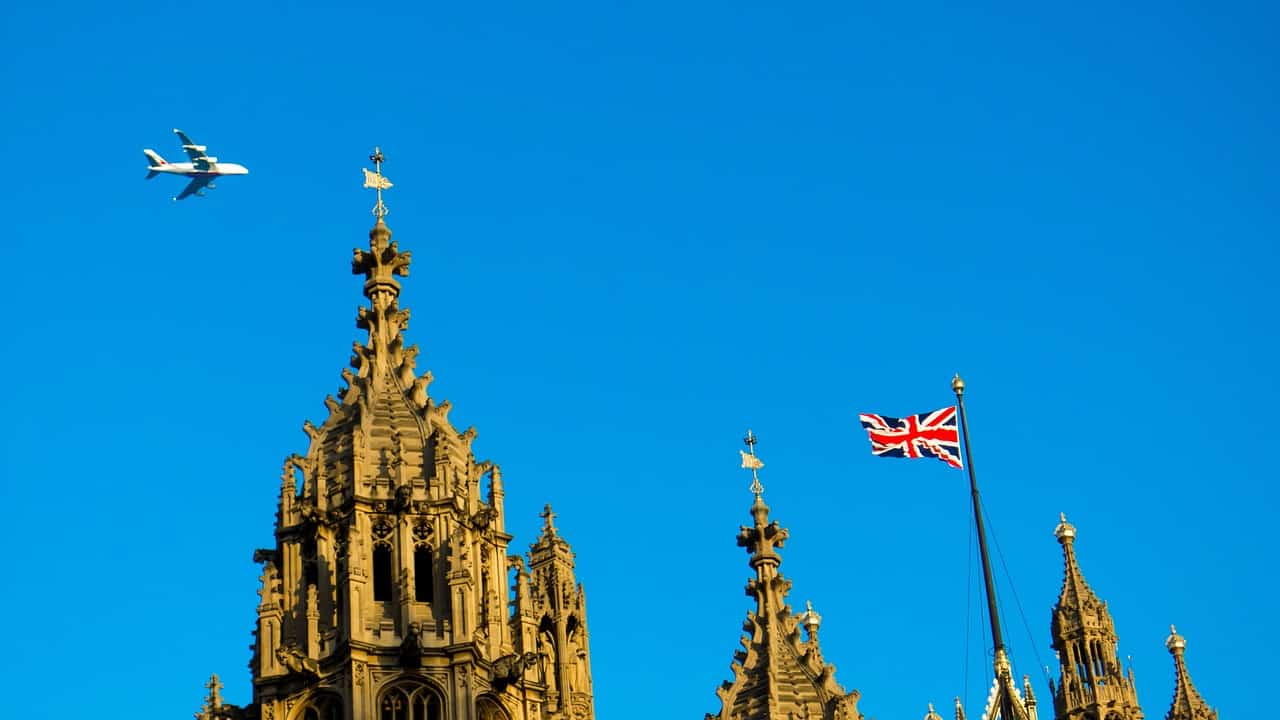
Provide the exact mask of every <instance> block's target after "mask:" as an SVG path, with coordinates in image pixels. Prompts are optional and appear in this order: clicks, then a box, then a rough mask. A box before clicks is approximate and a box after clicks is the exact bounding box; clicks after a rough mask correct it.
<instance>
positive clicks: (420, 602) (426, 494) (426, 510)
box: [204, 151, 594, 720]
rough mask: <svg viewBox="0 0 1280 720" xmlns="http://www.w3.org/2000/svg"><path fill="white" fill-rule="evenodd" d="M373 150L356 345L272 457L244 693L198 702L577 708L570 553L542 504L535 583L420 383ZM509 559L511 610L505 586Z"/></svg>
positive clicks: (552, 716)
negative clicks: (335, 386)
mask: <svg viewBox="0 0 1280 720" xmlns="http://www.w3.org/2000/svg"><path fill="white" fill-rule="evenodd" d="M370 160H372V161H373V163H374V167H375V170H374V171H370V170H367V169H366V170H365V171H364V174H365V187H367V188H373V189H376V190H377V191H378V203H377V205H376V206H375V207H374V215H375V216H376V220H375V222H374V225H373V227H372V229H371V230H370V231H369V244H368V247H367V249H357V250H355V251H353V255H352V261H351V271H352V273H353V274H356V275H362V276H363V277H364V283H363V293H364V297H365V298H367V299H368V303H367V304H366V305H364V306H362V307H360V308H359V310H358V313H357V316H356V326H357V327H358V328H359V329H360V330H363V331H365V332H366V333H367V336H366V337H365V338H363V339H362V340H361V341H358V342H355V343H353V350H354V354H353V357H352V358H351V366H352V368H353V369H354V372H353V371H352V370H343V371H342V378H343V380H344V382H345V387H343V388H340V389H339V391H338V392H337V393H336V397H335V396H334V395H330V396H328V397H326V398H325V406H326V407H327V408H328V411H329V414H328V417H326V418H325V419H324V421H323V422H320V423H312V422H310V421H306V422H304V423H303V430H304V432H306V434H307V437H308V439H309V441H310V444H309V447H308V449H307V451H306V453H305V454H303V455H290V456H289V457H288V458H286V459H285V463H284V468H283V471H282V472H281V476H280V485H279V501H278V506H277V515H276V527H275V545H274V547H271V548H267V549H262V550H259V551H257V552H256V553H255V554H254V560H255V561H257V562H260V563H262V564H263V570H262V575H261V578H260V580H261V583H262V587H261V590H260V591H259V593H260V595H261V602H260V603H259V605H258V622H257V628H256V630H255V635H256V642H255V644H254V647H253V658H252V661H251V664H250V667H251V669H252V672H253V692H254V696H253V703H252V704H251V705H250V706H249V707H247V708H244V709H243V711H242V710H241V709H239V708H232V706H228V705H226V704H224V703H221V700H220V697H218V696H217V690H216V689H215V690H214V691H213V693H211V695H210V699H209V700H207V701H206V708H205V710H204V713H205V715H206V716H208V720H222V718H221V716H219V715H218V713H219V712H222V713H224V714H225V713H226V712H230V710H227V708H232V709H234V710H235V711H236V712H242V713H244V716H245V717H263V718H269V717H275V718H294V719H296V720H304V719H305V720H310V719H313V718H317V719H319V720H330V719H331V718H344V717H345V718H373V717H384V716H386V717H390V716H392V715H394V716H395V717H396V718H398V719H404V720H433V719H434V718H441V717H449V718H456V719H457V720H491V719H492V718H503V717H527V716H530V715H531V714H532V715H534V716H536V717H538V718H539V719H540V720H570V719H572V720H590V719H591V718H592V717H593V714H594V713H593V709H592V706H591V702H590V698H591V690H590V675H589V662H588V660H587V652H588V647H587V641H586V614H585V606H584V599H583V594H582V590H581V588H580V587H577V586H576V582H575V581H574V580H573V574H572V573H573V556H572V553H571V552H570V551H569V549H568V544H567V543H564V541H563V540H560V539H559V538H558V537H557V536H556V533H555V530H554V527H553V526H552V525H551V521H550V514H549V513H548V517H547V529H546V530H544V533H543V537H542V538H541V539H540V540H539V541H538V543H535V546H534V552H533V560H532V562H531V567H532V568H533V577H534V579H533V581H532V582H531V581H530V575H529V574H528V573H525V572H524V565H523V561H522V559H521V558H520V556H518V555H514V556H513V555H508V554H507V548H508V545H509V544H510V541H511V539H512V538H511V536H510V535H508V534H507V533H506V531H505V519H504V517H503V513H504V508H503V495H504V491H503V482H502V476H501V472H500V470H499V468H498V466H497V465H496V464H494V463H492V462H489V461H481V460H478V459H477V458H476V456H475V455H474V453H473V451H472V443H473V441H474V440H475V438H476V432H475V430H474V429H473V428H468V429H466V430H464V431H461V432H460V431H458V430H457V429H456V428H455V427H454V426H453V425H452V424H451V422H450V420H449V409H450V404H449V402H448V401H447V400H446V401H442V402H439V403H436V402H435V401H434V400H432V398H431V397H430V396H429V395H428V394H427V388H428V386H429V384H430V383H431V373H430V372H426V373H422V374H421V375H419V374H417V372H416V370H415V363H416V360H417V356H418V348H417V347H416V346H414V345H406V344H405V339H404V334H405V331H406V329H407V327H408V324H409V311H408V310H407V309H404V308H401V307H400V306H399V298H400V290H401V288H400V280H399V278H404V277H407V276H408V274H409V265H410V259H411V258H410V253H409V252H407V251H402V250H401V249H400V248H399V246H398V245H397V244H396V242H394V241H393V240H392V239H391V237H392V235H391V228H389V227H388V226H387V224H386V220H385V218H386V214H387V207H386V205H385V204H384V203H383V201H382V191H383V190H386V189H388V188H390V187H391V183H390V182H389V181H388V180H387V179H386V177H384V176H383V175H382V162H383V157H382V153H381V152H378V151H375V152H374V154H373V155H372V156H370ZM486 478H487V479H488V491H487V492H485V491H484V487H483V486H484V485H485V480H486ZM513 567H514V568H515V569H516V570H517V578H518V579H517V590H518V592H517V600H516V602H515V603H513V604H516V605H519V607H520V608H521V610H520V611H517V612H513V610H515V609H516V608H513V607H512V604H509V602H508V594H507V591H506V585H507V578H508V571H509V569H511V568H513ZM531 586H532V587H533V590H531ZM538 603H542V605H541V606H540V607H547V608H551V609H550V610H548V612H547V613H546V614H545V615H536V614H532V611H530V613H531V616H532V624H533V630H534V632H531V633H527V634H526V632H525V630H526V628H525V623H524V621H523V618H524V615H525V612H524V610H523V609H524V608H526V607H531V606H537V605H538ZM547 616H549V617H551V618H552V622H553V623H559V625H554V630H555V633H553V635H554V637H553V644H554V647H553V650H554V652H553V657H554V659H553V661H552V666H551V668H550V669H549V670H544V671H543V672H542V673H539V671H538V670H537V668H536V666H537V665H538V656H537V654H536V650H535V647H536V645H537V643H538V640H539V637H538V635H537V633H536V630H537V629H538V627H539V626H538V622H539V619H540V618H542V617H547ZM526 635H527V636H526ZM578 668H586V669H587V670H586V671H579V670H578ZM211 683H212V684H216V679H215V681H211ZM584 698H585V700H584ZM388 713H390V714H389V715H388ZM406 713H407V714H406ZM240 716H241V715H236V716H235V717H240Z"/></svg>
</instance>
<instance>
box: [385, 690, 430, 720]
mask: <svg viewBox="0 0 1280 720" xmlns="http://www.w3.org/2000/svg"><path fill="white" fill-rule="evenodd" d="M378 708H379V712H380V715H379V720H441V719H442V718H443V717H444V713H443V712H442V711H441V703H440V696H439V695H438V694H436V692H435V690H433V689H432V688H431V687H430V686H427V685H423V684H416V683H415V684H411V683H403V684H400V685H395V686H393V687H391V688H390V689H388V690H387V691H386V692H385V693H383V695H382V701H381V702H379V703H378Z"/></svg>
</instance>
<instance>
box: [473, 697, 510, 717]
mask: <svg viewBox="0 0 1280 720" xmlns="http://www.w3.org/2000/svg"><path fill="white" fill-rule="evenodd" d="M476 718H477V720H511V715H510V714H508V713H507V711H506V709H505V708H503V707H502V705H501V704H500V703H499V702H498V701H497V700H495V699H493V698H491V697H488V696H485V697H481V698H480V699H479V700H477V701H476Z"/></svg>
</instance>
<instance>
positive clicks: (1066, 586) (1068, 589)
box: [1053, 512, 1099, 607]
mask: <svg viewBox="0 0 1280 720" xmlns="http://www.w3.org/2000/svg"><path fill="white" fill-rule="evenodd" d="M1053 535H1054V537H1056V538H1058V543H1059V544H1061V545H1062V559H1063V564H1064V566H1065V567H1064V575H1063V580H1062V592H1061V593H1060V594H1059V595H1058V604H1059V605H1061V606H1064V607H1065V606H1071V607H1079V606H1080V604H1081V603H1086V602H1092V603H1095V604H1096V603H1098V602H1099V601H1098V596H1097V595H1096V594H1095V593H1094V592H1093V589H1092V588H1090V587H1089V583H1087V582H1085V579H1084V573H1083V572H1081V571H1080V564H1079V562H1077V561H1076V551H1075V540H1076V526H1075V525H1072V524H1071V523H1069V522H1067V514H1066V513H1061V512H1060V513H1058V526H1057V527H1055V528H1054V529H1053Z"/></svg>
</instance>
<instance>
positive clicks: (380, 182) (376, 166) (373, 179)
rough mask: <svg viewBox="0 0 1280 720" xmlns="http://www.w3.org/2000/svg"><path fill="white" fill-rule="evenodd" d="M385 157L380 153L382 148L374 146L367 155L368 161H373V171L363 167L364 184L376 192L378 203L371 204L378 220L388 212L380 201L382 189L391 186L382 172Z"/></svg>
mask: <svg viewBox="0 0 1280 720" xmlns="http://www.w3.org/2000/svg"><path fill="white" fill-rule="evenodd" d="M385 160H386V158H385V157H384V156H383V154H382V148H380V147H377V146H374V148H373V154H371V155H370V156H369V162H371V163H373V172H369V169H368V168H364V186H365V187H366V188H370V189H372V190H376V191H377V193H378V204H376V205H374V206H373V214H374V216H375V217H377V218H378V222H382V219H383V218H384V217H386V216H387V213H388V212H389V211H388V210H387V206H386V204H385V203H383V202H382V191H383V190H389V189H391V187H392V184H391V181H390V180H388V179H387V178H386V176H385V175H383V174H382V163H383V162H384V161H385Z"/></svg>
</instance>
